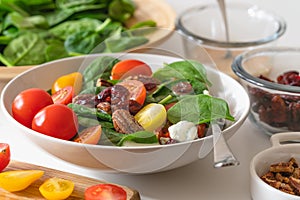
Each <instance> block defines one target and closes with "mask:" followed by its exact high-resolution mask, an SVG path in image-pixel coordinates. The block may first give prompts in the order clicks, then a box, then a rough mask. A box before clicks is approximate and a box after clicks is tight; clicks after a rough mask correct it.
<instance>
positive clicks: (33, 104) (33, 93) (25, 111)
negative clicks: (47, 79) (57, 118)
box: [12, 88, 53, 128]
mask: <svg viewBox="0 0 300 200" xmlns="http://www.w3.org/2000/svg"><path fill="white" fill-rule="evenodd" d="M51 104H53V100H52V98H51V96H50V94H48V93H47V92H46V91H45V90H42V89H39V88H30V89H27V90H24V91H22V92H20V93H19V94H18V95H17V96H16V97H15V99H14V101H13V103H12V115H13V117H14V119H15V120H17V121H18V122H19V123H21V124H23V125H24V126H27V127H28V128H31V122H32V119H33V117H34V116H35V115H36V113H37V112H38V111H39V110H41V109H42V108H44V107H46V106H48V105H51Z"/></svg>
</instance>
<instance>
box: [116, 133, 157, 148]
mask: <svg viewBox="0 0 300 200" xmlns="http://www.w3.org/2000/svg"><path fill="white" fill-rule="evenodd" d="M126 141H132V142H136V143H143V144H153V143H157V142H158V139H157V137H156V135H155V134H154V133H152V132H148V131H139V132H135V133H131V134H123V137H122V139H121V140H120V141H119V142H118V143H117V145H118V146H122V145H123V144H124V142H126Z"/></svg>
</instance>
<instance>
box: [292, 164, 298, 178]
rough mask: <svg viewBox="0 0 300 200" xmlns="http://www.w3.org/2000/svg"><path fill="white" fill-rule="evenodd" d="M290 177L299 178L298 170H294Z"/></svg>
mask: <svg viewBox="0 0 300 200" xmlns="http://www.w3.org/2000/svg"><path fill="white" fill-rule="evenodd" d="M292 176H293V177H295V178H300V169H299V168H298V167H297V168H295V170H294V172H293V175H292Z"/></svg>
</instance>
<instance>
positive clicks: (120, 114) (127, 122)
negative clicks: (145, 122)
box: [112, 109, 144, 134]
mask: <svg viewBox="0 0 300 200" xmlns="http://www.w3.org/2000/svg"><path fill="white" fill-rule="evenodd" d="M112 120H113V125H114V128H115V129H116V131H118V132H120V133H125V134H130V133H135V132H138V131H143V130H144V128H143V127H142V126H141V125H140V124H139V123H138V122H137V121H136V120H135V119H134V117H133V116H132V115H131V114H130V113H129V111H128V110H124V109H119V110H115V111H114V112H113V114H112Z"/></svg>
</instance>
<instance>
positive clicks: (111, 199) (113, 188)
mask: <svg viewBox="0 0 300 200" xmlns="http://www.w3.org/2000/svg"><path fill="white" fill-rule="evenodd" d="M84 197H85V200H126V199H127V193H126V191H125V190H124V189H123V188H121V187H119V186H117V185H113V184H98V185H93V186H90V187H88V188H87V189H86V190H85V192H84Z"/></svg>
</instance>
